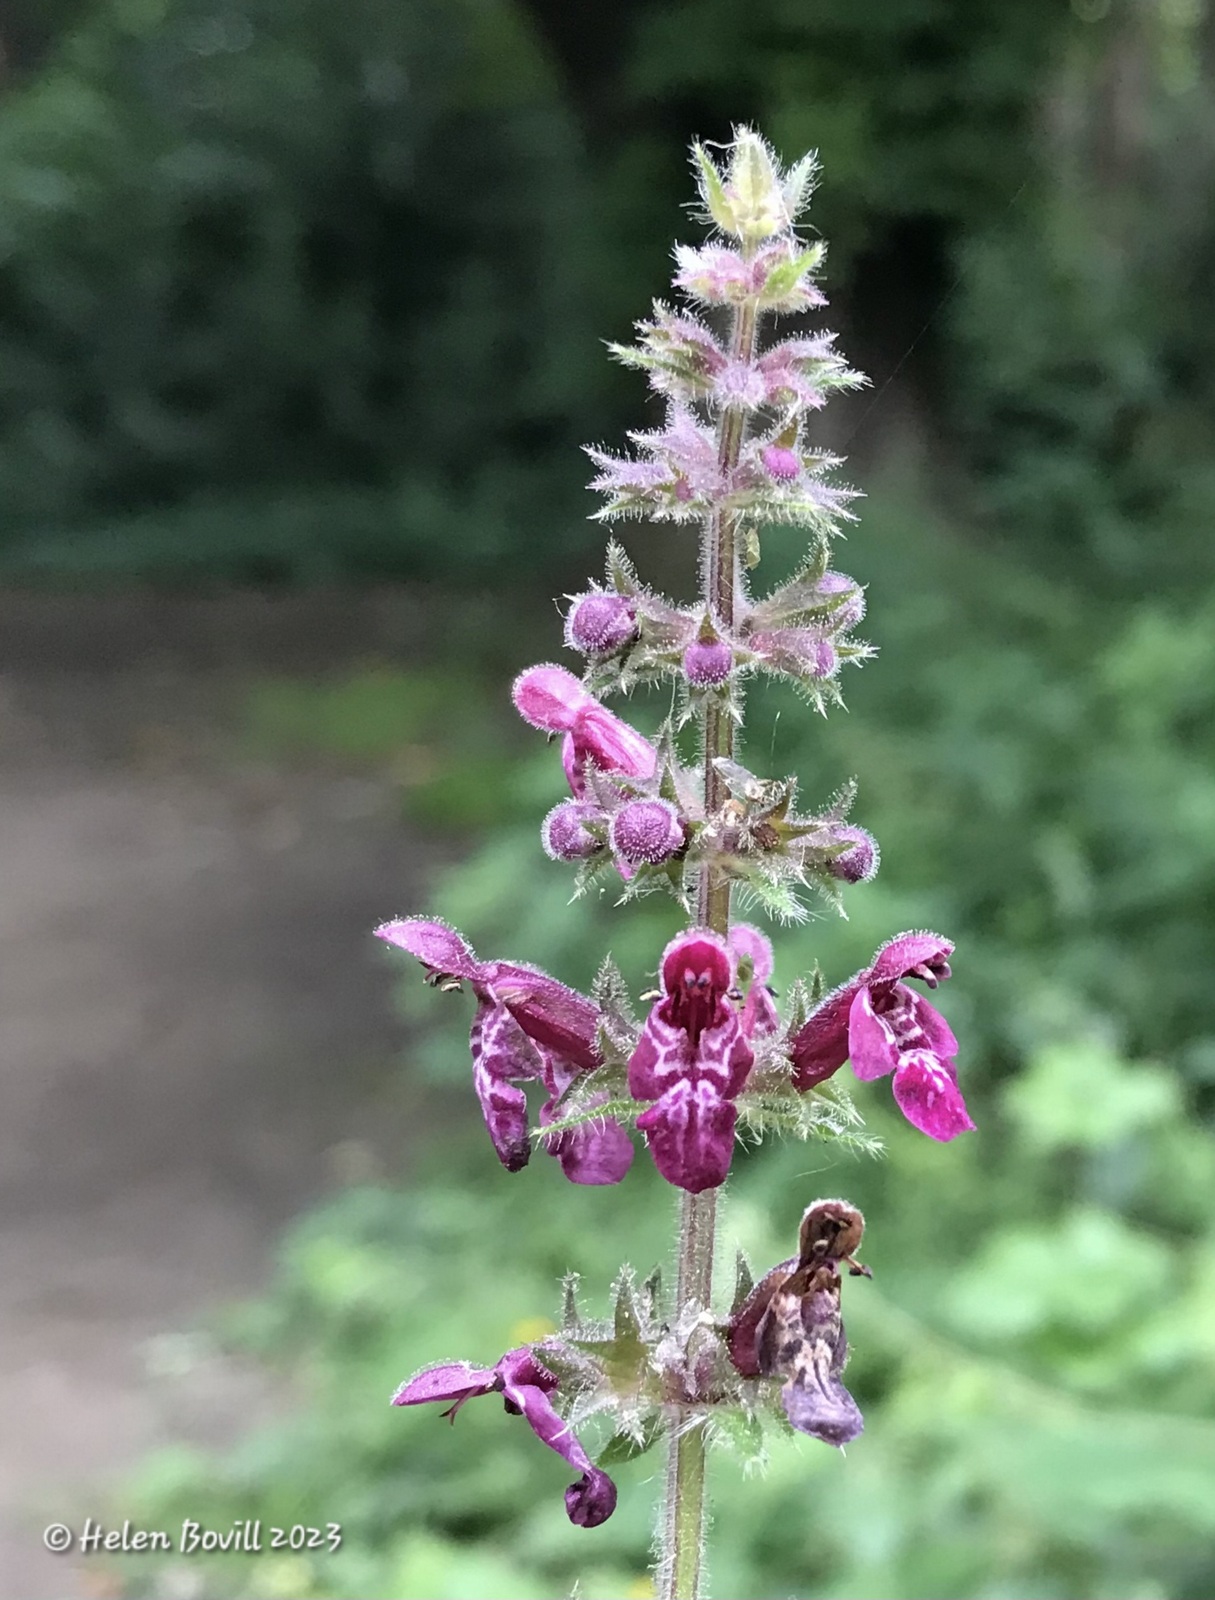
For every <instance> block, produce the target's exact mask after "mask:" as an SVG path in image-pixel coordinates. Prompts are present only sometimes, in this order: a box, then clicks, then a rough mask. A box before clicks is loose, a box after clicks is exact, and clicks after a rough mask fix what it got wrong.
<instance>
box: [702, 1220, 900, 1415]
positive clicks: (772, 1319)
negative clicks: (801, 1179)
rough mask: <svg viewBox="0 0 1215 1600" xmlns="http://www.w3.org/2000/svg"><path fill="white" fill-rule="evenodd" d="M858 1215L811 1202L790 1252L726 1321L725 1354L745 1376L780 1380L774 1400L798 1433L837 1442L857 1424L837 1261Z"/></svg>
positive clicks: (857, 1232)
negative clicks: (847, 1383)
mask: <svg viewBox="0 0 1215 1600" xmlns="http://www.w3.org/2000/svg"><path fill="white" fill-rule="evenodd" d="M864 1230H865V1219H864V1218H863V1217H862V1216H861V1213H860V1212H859V1211H858V1210H857V1209H856V1207H855V1206H853V1205H849V1203H848V1202H847V1201H846V1200H816V1201H815V1202H814V1204H813V1205H811V1206H809V1207H807V1209H806V1212H805V1215H804V1216H803V1217H802V1225H801V1230H800V1249H799V1252H798V1254H797V1255H796V1256H794V1257H793V1258H791V1259H790V1260H788V1261H782V1262H781V1264H780V1266H778V1267H773V1269H772V1271H771V1272H769V1273H767V1274H766V1275H765V1276H764V1277H763V1278H762V1279H761V1280H760V1282H759V1283H758V1284H757V1285H756V1286H755V1288H754V1289H753V1290H752V1292H751V1293H750V1295H749V1296H748V1297H747V1298H746V1299H745V1300H744V1302H743V1304H742V1305H741V1306H740V1307H739V1309H738V1310H737V1311H736V1312H735V1314H734V1316H733V1317H732V1318H731V1319H730V1324H729V1332H728V1340H729V1348H730V1356H731V1359H732V1361H733V1362H734V1365H735V1366H736V1367H737V1368H738V1370H739V1372H741V1373H742V1374H743V1376H744V1377H762V1378H783V1379H784V1387H783V1388H782V1390H781V1403H782V1404H783V1406H784V1408H785V1415H786V1416H787V1417H788V1418H789V1421H790V1422H791V1423H792V1424H793V1426H794V1427H795V1428H796V1429H797V1430H798V1431H799V1433H808V1434H810V1435H811V1436H812V1437H813V1438H815V1439H821V1440H822V1441H823V1443H824V1444H833V1445H836V1446H837V1447H838V1446H841V1445H845V1444H847V1443H849V1442H850V1441H851V1440H852V1439H855V1438H856V1437H857V1436H858V1434H859V1433H860V1432H861V1430H862V1428H863V1427H864V1422H863V1419H862V1417H861V1413H860V1409H859V1408H858V1406H857V1403H856V1401H855V1400H854V1399H853V1398H852V1396H851V1395H850V1394H849V1393H848V1391H847V1389H845V1387H844V1384H843V1381H842V1378H841V1376H840V1374H841V1373H842V1372H843V1370H844V1365H845V1363H846V1361H847V1359H848V1340H847V1337H846V1336H845V1333H844V1324H843V1321H842V1320H841V1317H840V1272H839V1262H841V1261H845V1262H847V1263H848V1264H849V1266H850V1268H851V1270H852V1272H853V1274H854V1275H855V1274H862V1275H864V1276H866V1277H867V1276H869V1275H870V1274H869V1269H868V1267H862V1266H860V1265H858V1264H857V1263H856V1262H855V1261H854V1260H853V1259H852V1258H853V1255H854V1253H855V1251H856V1250H857V1248H858V1247H859V1245H860V1242H861V1237H862V1235H863V1233H864Z"/></svg>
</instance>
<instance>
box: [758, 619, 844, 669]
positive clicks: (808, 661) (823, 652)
mask: <svg viewBox="0 0 1215 1600" xmlns="http://www.w3.org/2000/svg"><path fill="white" fill-rule="evenodd" d="M746 642H747V646H748V648H749V649H751V650H752V651H754V653H755V654H756V655H757V656H758V657H759V659H760V660H761V661H762V662H763V663H764V665H765V666H767V667H771V668H772V669H773V671H775V672H783V673H785V674H786V675H787V676H789V677H793V678H830V677H831V676H832V675H833V674H834V673H835V672H836V671H837V670H838V668H839V655H838V654H837V652H836V648H835V646H834V644H832V642H831V640H830V639H829V638H827V636H826V634H825V633H824V632H823V631H822V630H821V629H818V628H771V629H768V630H766V631H765V632H763V633H753V634H751V635H750V637H749V638H748V639H747V641H746Z"/></svg>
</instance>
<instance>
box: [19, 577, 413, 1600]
mask: <svg viewBox="0 0 1215 1600" xmlns="http://www.w3.org/2000/svg"><path fill="white" fill-rule="evenodd" d="M409 605H410V603H409V602H408V601H406V600H403V599H400V598H395V599H394V598H392V597H380V598H370V599H357V598H356V599H341V598H334V599H325V598H323V597H322V598H320V599H308V600H303V601H280V602H269V601H265V600H261V599H258V598H256V597H252V598H251V597H235V598H233V599H231V600H222V599H220V600H214V601H201V602H200V601H192V602H183V601H169V600H165V599H155V598H152V599H142V600H138V601H130V602H128V601H124V600H115V601H104V602H98V601H88V602H86V601H79V602H76V601H51V600H30V599H23V598H20V597H11V596H10V597H4V596H0V1416H2V1417H3V1418H4V1425H3V1428H2V1429H0V1594H2V1595H4V1596H6V1597H7V1596H12V1597H13V1600H66V1597H68V1596H70V1595H76V1594H81V1593H86V1592H87V1578H86V1577H85V1576H83V1575H81V1574H80V1573H79V1572H78V1571H77V1570H76V1569H75V1567H74V1564H73V1562H72V1561H71V1559H70V1558H64V1557H60V1558H56V1557H53V1556H50V1555H48V1554H46V1552H45V1551H44V1550H43V1548H42V1544H41V1532H42V1528H43V1527H44V1525H45V1524H46V1523H47V1522H48V1521H49V1520H51V1519H52V1518H60V1519H62V1520H63V1521H65V1522H67V1523H72V1521H73V1519H74V1518H75V1519H77V1520H79V1518H80V1517H81V1515H82V1514H84V1513H87V1512H88V1511H89V1510H90V1505H91V1500H90V1492H91V1491H90V1485H93V1484H97V1483H109V1484H113V1483H114V1481H115V1480H116V1479H117V1478H118V1477H119V1476H120V1474H121V1473H122V1471H124V1470H125V1469H126V1468H127V1467H128V1466H129V1465H130V1464H131V1463H132V1462H133V1461H135V1460H136V1459H137V1458H138V1457H139V1456H140V1454H141V1453H142V1452H144V1451H145V1450H146V1449H147V1448H148V1447H149V1446H150V1445H153V1444H156V1443H158V1442H163V1441H166V1440H169V1439H178V1440H180V1439H182V1438H192V1439H199V1440H207V1439H216V1440H218V1439H221V1438H223V1437H227V1436H229V1435H230V1434H231V1433H232V1432H234V1431H235V1429H236V1428H237V1426H238V1425H240V1426H244V1425H247V1424H248V1422H249V1420H250V1417H251V1415H252V1414H254V1413H256V1410H257V1409H258V1407H259V1406H262V1405H264V1404H266V1403H267V1397H266V1396H265V1394H264V1392H263V1388H262V1384H261V1380H259V1379H258V1378H257V1377H256V1376H255V1375H253V1374H248V1373H241V1372H238V1371H235V1370H233V1369H231V1368H230V1367H226V1366H222V1367H221V1366H217V1367H216V1368H215V1370H213V1371H212V1370H209V1369H207V1368H206V1367H204V1369H203V1371H202V1373H201V1374H198V1375H196V1378H195V1379H194V1380H192V1384H191V1396H190V1400H189V1402H188V1404H186V1406H185V1409H184V1411H183V1402H182V1397H181V1395H180V1393H179V1392H178V1393H176V1394H175V1395H174V1397H173V1398H171V1399H170V1398H168V1397H167V1396H168V1391H166V1390H165V1388H164V1386H163V1385H161V1384H159V1383H158V1381H157V1379H156V1369H157V1366H158V1364H159V1365H160V1366H164V1365H165V1363H166V1361H167V1362H168V1365H170V1366H171V1365H172V1349H173V1345H172V1342H171V1340H169V1341H168V1342H166V1341H165V1340H164V1339H163V1338H160V1339H159V1341H158V1336H163V1335H165V1334H166V1333H168V1332H170V1331H171V1330H173V1329H175V1328H178V1327H181V1326H182V1325H183V1324H186V1323H189V1322H190V1321H191V1320H194V1319H195V1318H196V1317H197V1316H198V1314H199V1313H200V1311H202V1310H203V1309H204V1308H206V1307H207V1306H208V1305H210V1304H213V1303H215V1302H217V1301H222V1300H225V1299H229V1298H232V1297H234V1296H236V1295H239V1294H240V1293H242V1292H244V1291H246V1290H248V1289H251V1288H254V1287H256V1286H257V1285H258V1284H259V1283H260V1282H262V1281H264V1278H265V1275H266V1273H267V1270H268V1267H269V1264H270V1259H271V1253H272V1249H273V1245H274V1242H275V1240H276V1237H277V1235H278V1233H279V1230H280V1228H281V1227H282V1225H283V1223H284V1222H285V1221H286V1220H287V1219H288V1218H289V1217H290V1216H291V1215H292V1214H293V1213H294V1212H295V1211H297V1210H298V1209H299V1208H300V1207H301V1206H302V1205H303V1204H305V1203H306V1202H307V1201H308V1200H309V1199H310V1198H312V1197H314V1196H316V1195H318V1194H320V1193H322V1192H323V1191H324V1190H325V1189H326V1188H327V1187H330V1186H332V1184H333V1183H334V1182H336V1181H339V1180H340V1178H341V1175H342V1171H343V1169H344V1168H345V1167H348V1166H349V1165H350V1163H351V1162H362V1163H367V1162H371V1163H375V1162H377V1161H379V1162H382V1163H386V1164H387V1165H388V1166H389V1168H390V1170H396V1169H397V1168H398V1167H399V1165H400V1162H401V1159H402V1157H401V1146H402V1143H403V1141H402V1140H401V1139H400V1137H399V1135H398V1133H397V1132H396V1131H394V1123H393V1119H392V1118H391V1117H385V1115H384V1114H383V1113H384V1108H383V1105H382V1104H381V1103H380V1100H381V1099H382V1095H383V1088H382V1085H383V1077H384V1066H385V1063H386V1062H387V1061H388V1060H389V1059H390V1058H391V1056H392V1055H393V1054H394V1052H395V1051H396V1049H398V1048H399V1044H400V1038H399V1028H398V1027H397V1025H396V1023H395V1022H394V1020H393V1017H392V1012H391V984H390V980H389V977H388V975H387V973H386V969H385V966H384V964H383V963H382V962H381V961H380V960H379V959H378V956H377V952H376V950H375V949H374V947H373V943H372V941H371V939H370V937H369V930H370V929H371V928H372V927H373V926H374V924H375V923H376V921H377V920H378V919H379V918H380V917H382V916H383V915H385V914H387V913H391V912H393V911H396V910H398V909H399V908H400V907H401V906H402V905H404V904H406V903H407V902H408V901H409V899H410V898H412V897H413V896H412V895H411V892H410V885H412V884H415V883H416V882H417V881H418V877H419V872H420V867H421V862H422V852H421V849H420V846H419V845H418V843H417V842H416V841H413V840H411V839H410V838H409V837H408V835H407V833H406V832H405V830H404V829H403V828H402V826H401V824H400V822H399V820H398V816H397V808H396V807H395V805H394V803H393V795H392V793H391V791H390V789H389V787H388V784H387V782H386V781H385V780H381V779H378V778H376V777H375V776H368V775H366V774H363V775H351V774H350V773H341V772H334V771H328V772H320V771H295V772H291V773H287V772H284V771H276V770H274V769H273V768H269V767H267V766H264V765H256V766H255V765H249V764H248V763H245V764H242V763H240V762H238V761H233V759H232V758H231V754H230V749H231V741H230V729H229V726H228V723H229V721H230V718H231V706H232V696H231V692H230V691H231V686H232V682H233V674H234V673H239V672H241V671H245V670H248V669H249V668H250V667H256V666H257V665H258V664H261V665H272V666H274V667H275V668H276V669H280V670H281V669H285V670H290V669H291V668H293V667H295V666H304V665H307V666H308V667H310V668H315V667H317V666H323V665H324V664H325V662H326V661H329V662H337V661H341V660H342V659H343V658H344V657H347V658H348V657H350V656H353V655H354V654H356V653H357V654H362V655H366V654H368V653H369V652H371V651H373V650H375V649H376V648H377V646H379V647H382V648H385V649H388V648H390V647H391V643H392V640H393V638H394V637H399V636H400V626H399V624H400V621H401V613H402V608H404V609H405V610H406V611H408V609H409ZM372 1130H374V1133H373V1131H372Z"/></svg>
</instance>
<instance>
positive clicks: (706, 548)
mask: <svg viewBox="0 0 1215 1600" xmlns="http://www.w3.org/2000/svg"><path fill="white" fill-rule="evenodd" d="M756 321H757V315H756V306H755V305H754V303H744V304H743V305H741V306H740V307H739V308H738V310H737V311H736V312H735V315H734V327H733V330H732V337H731V340H730V345H731V356H732V357H733V359H734V360H736V361H749V360H750V359H751V357H752V355H753V354H754V350H755V332H756ZM745 433H746V415H745V413H744V412H743V410H742V409H741V408H740V407H736V406H731V407H728V408H727V409H726V410H725V411H723V413H722V416H721V420H720V422H719V424H718V431H717V462H718V466H719V468H720V469H721V472H722V473H723V475H724V474H726V473H729V472H732V471H733V469H734V468H735V467H736V466H737V465H738V457H739V452H740V451H741V449H742V443H743V438H744V436H745ZM738 520H739V519H738V515H737V513H735V512H731V511H723V510H718V511H715V512H714V513H713V515H712V516H711V517H709V518H708V519H707V521H706V523H705V527H704V533H703V540H702V546H701V570H702V574H703V579H704V600H705V603H706V605H707V606H708V607H709V608H710V609H711V610H712V611H713V612H714V614H715V615H716V617H717V620H718V622H720V624H721V625H722V627H723V628H725V629H726V631H727V632H733V629H734V603H735V598H736V596H737V593H738ZM733 754H734V722H733V719H732V718H731V716H730V714H729V712H728V711H725V710H723V709H722V708H720V707H718V706H716V705H710V706H709V707H708V709H707V710H706V713H705V722H704V798H705V816H706V817H711V816H713V815H714V814H715V813H716V812H718V811H719V810H720V809H721V807H722V805H723V804H724V802H725V799H726V788H725V784H724V782H723V780H722V777H721V774H720V773H719V772H718V771H717V768H716V767H715V766H714V761H715V759H716V758H717V757H719V756H732V755H733ZM696 907H697V916H698V920H699V922H700V925H701V927H703V928H711V929H712V930H713V932H714V933H719V934H721V935H723V937H724V936H725V935H726V934H727V933H728V932H729V928H730V880H729V878H728V877H727V876H726V875H725V873H723V872H720V871H716V870H714V868H713V866H712V865H711V864H710V863H708V862H705V863H704V864H703V865H702V867H701V869H700V880H699V883H698V885H697V896H696ZM716 1228H717V1191H716V1190H715V1189H707V1190H705V1191H704V1193H702V1194H684V1195H683V1196H682V1200H681V1205H680V1213H679V1270H678V1282H677V1289H676V1306H677V1307H678V1311H679V1312H682V1311H683V1310H684V1309H685V1308H686V1307H687V1306H688V1304H689V1303H695V1304H696V1305H698V1306H704V1307H707V1306H708V1305H709V1303H710V1301H711V1300H712V1296H713V1246H714V1237H715V1233H716ZM686 1420H687V1419H686V1417H685V1414H684V1411H683V1409H682V1408H679V1407H676V1408H673V1409H672V1422H671V1443H670V1448H669V1454H668V1457H667V1488H666V1504H665V1508H664V1512H663V1525H662V1548H661V1556H660V1562H659V1575H660V1594H661V1600H700V1596H701V1593H702V1590H701V1578H702V1574H703V1568H704V1547H705V1434H704V1428H703V1426H701V1425H696V1426H694V1427H691V1428H686V1427H685V1424H686Z"/></svg>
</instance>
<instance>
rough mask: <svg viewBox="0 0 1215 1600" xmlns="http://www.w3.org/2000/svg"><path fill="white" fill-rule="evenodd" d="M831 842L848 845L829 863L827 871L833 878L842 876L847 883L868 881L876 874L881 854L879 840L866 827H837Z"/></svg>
mask: <svg viewBox="0 0 1215 1600" xmlns="http://www.w3.org/2000/svg"><path fill="white" fill-rule="evenodd" d="M831 842H832V844H846V845H847V849H846V850H842V851H841V852H840V854H839V855H837V856H833V857H832V859H831V860H830V861H829V862H828V863H827V871H828V872H829V873H830V874H831V876H832V877H833V878H842V879H843V881H844V882H845V883H868V881H869V879H870V878H872V877H875V876H876V874H877V869H878V862H879V859H880V855H879V851H878V843H877V840H876V839H875V838H874V837H873V835H872V834H871V833H867V832H866V831H865V829H864V828H852V827H841V828H836V829H835V830H834V831H833V835H832V841H831Z"/></svg>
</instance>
